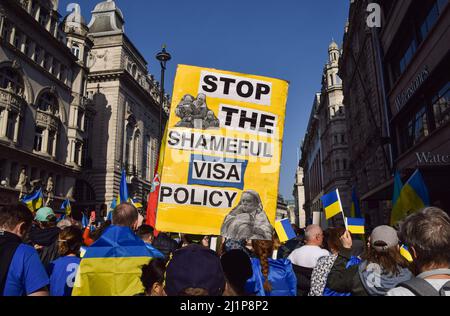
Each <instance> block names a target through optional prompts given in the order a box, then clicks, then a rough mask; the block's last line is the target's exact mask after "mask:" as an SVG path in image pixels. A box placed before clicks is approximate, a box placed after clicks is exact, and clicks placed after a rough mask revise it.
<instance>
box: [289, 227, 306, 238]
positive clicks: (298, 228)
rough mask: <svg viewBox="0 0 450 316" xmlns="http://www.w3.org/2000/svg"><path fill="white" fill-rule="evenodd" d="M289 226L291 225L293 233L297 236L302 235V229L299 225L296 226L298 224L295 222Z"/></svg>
mask: <svg viewBox="0 0 450 316" xmlns="http://www.w3.org/2000/svg"><path fill="white" fill-rule="evenodd" d="M291 226H292V229H293V230H294V233H295V235H296V236H297V237H299V236H301V235H302V233H303V231H302V229H301V228H300V227H298V226H297V225H295V224H291Z"/></svg>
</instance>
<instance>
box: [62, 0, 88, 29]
mask: <svg viewBox="0 0 450 316" xmlns="http://www.w3.org/2000/svg"><path fill="white" fill-rule="evenodd" d="M68 10H72V12H71V13H69V14H68V15H67V16H66V17H65V18H64V22H69V23H80V24H83V25H86V21H85V19H84V18H83V16H82V15H81V9H80V5H79V4H77V3H72V4H70V5H69V7H68Z"/></svg>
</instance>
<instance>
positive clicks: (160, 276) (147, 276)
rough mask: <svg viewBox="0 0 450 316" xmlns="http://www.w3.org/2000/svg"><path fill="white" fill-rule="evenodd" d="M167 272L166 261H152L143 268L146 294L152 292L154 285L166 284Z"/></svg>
mask: <svg viewBox="0 0 450 316" xmlns="http://www.w3.org/2000/svg"><path fill="white" fill-rule="evenodd" d="M165 272H166V261H165V260H162V259H152V260H151V261H150V262H149V264H146V265H143V266H142V275H141V282H142V285H143V286H144V289H145V292H146V293H148V292H149V291H151V289H152V287H153V284H155V283H159V284H161V285H162V284H163V283H164V273H165Z"/></svg>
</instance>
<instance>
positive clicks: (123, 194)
mask: <svg viewBox="0 0 450 316" xmlns="http://www.w3.org/2000/svg"><path fill="white" fill-rule="evenodd" d="M128 199H129V196H128V185H127V176H126V173H125V170H122V177H121V179H120V189H119V197H118V198H117V205H119V204H121V203H125V202H128Z"/></svg>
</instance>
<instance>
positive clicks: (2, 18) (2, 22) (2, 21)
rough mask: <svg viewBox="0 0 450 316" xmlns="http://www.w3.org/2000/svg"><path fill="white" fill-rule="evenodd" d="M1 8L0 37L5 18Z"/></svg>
mask: <svg viewBox="0 0 450 316" xmlns="http://www.w3.org/2000/svg"><path fill="white" fill-rule="evenodd" d="M1 10H2V9H1V8H0V37H2V34H3V28H4V27H5V19H6V17H5V15H4V13H3V12H2V11H1Z"/></svg>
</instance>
